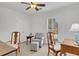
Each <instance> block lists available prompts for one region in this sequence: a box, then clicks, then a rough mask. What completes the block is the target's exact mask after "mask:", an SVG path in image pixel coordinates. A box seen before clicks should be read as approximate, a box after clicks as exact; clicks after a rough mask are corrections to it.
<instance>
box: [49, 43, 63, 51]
mask: <svg viewBox="0 0 79 59" xmlns="http://www.w3.org/2000/svg"><path fill="white" fill-rule="evenodd" d="M50 48H52V49H54V50H55V51H59V50H61V45H60V44H55V45H54V46H53V47H52V46H51V45H50Z"/></svg>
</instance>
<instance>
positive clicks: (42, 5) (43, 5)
mask: <svg viewBox="0 0 79 59" xmlns="http://www.w3.org/2000/svg"><path fill="white" fill-rule="evenodd" d="M37 6H41V7H45V4H37Z"/></svg>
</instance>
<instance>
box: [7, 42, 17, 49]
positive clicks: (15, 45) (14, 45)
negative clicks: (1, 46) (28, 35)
mask: <svg viewBox="0 0 79 59" xmlns="http://www.w3.org/2000/svg"><path fill="white" fill-rule="evenodd" d="M7 44H8V45H10V46H12V47H14V48H18V44H11V43H10V42H9V43H7Z"/></svg>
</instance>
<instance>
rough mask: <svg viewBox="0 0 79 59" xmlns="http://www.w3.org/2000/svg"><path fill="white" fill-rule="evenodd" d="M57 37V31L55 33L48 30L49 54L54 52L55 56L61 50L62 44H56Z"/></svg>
mask: <svg viewBox="0 0 79 59" xmlns="http://www.w3.org/2000/svg"><path fill="white" fill-rule="evenodd" d="M55 37H56V33H53V32H48V33H47V40H48V55H49V53H53V52H54V53H55V56H57V55H58V53H59V52H60V45H58V46H59V47H57V46H56V42H55ZM55 47H56V48H55Z"/></svg>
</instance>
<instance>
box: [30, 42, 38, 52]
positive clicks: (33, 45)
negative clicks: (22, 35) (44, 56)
mask: <svg viewBox="0 0 79 59" xmlns="http://www.w3.org/2000/svg"><path fill="white" fill-rule="evenodd" d="M38 49H39V42H31V51H36V52H37V50H38Z"/></svg>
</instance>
